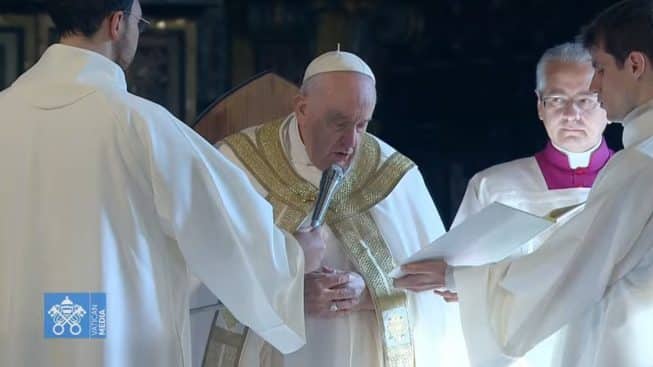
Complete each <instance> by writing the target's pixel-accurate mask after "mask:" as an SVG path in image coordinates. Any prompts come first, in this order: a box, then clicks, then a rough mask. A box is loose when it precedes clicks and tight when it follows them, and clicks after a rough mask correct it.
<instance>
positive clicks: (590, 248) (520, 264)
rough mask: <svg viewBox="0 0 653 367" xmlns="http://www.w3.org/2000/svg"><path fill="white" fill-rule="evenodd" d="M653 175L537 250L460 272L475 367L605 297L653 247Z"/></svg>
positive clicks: (520, 348) (517, 350)
mask: <svg viewBox="0 0 653 367" xmlns="http://www.w3.org/2000/svg"><path fill="white" fill-rule="evenodd" d="M650 182H651V180H650V175H649V177H648V178H646V179H641V177H640V179H638V180H630V181H629V183H628V184H629V186H628V189H627V190H615V189H614V187H612V188H611V189H610V190H604V191H603V192H602V193H600V194H599V193H597V194H596V195H594V196H593V197H592V198H591V200H589V201H588V204H587V206H586V207H585V209H584V211H582V212H581V213H580V214H578V215H577V216H576V217H574V218H572V219H571V220H570V221H569V222H567V223H566V224H565V225H563V226H561V227H560V229H559V230H558V231H556V232H555V233H554V234H553V235H552V237H550V238H549V240H548V241H547V242H546V243H545V244H544V245H543V246H542V247H541V248H539V249H538V250H537V251H535V252H534V253H532V254H530V255H527V256H524V257H521V258H518V259H515V260H507V261H503V262H500V263H496V264H492V265H487V266H480V267H460V268H455V270H454V278H455V282H456V285H457V290H458V295H459V300H460V309H461V319H462V324H463V329H464V332H465V339H466V342H467V346H468V350H469V353H470V360H471V361H472V363H473V365H475V366H476V365H478V366H494V365H500V364H497V363H496V361H501V360H504V359H503V358H502V356H516V357H518V356H522V355H523V354H524V353H526V352H527V351H528V350H529V349H531V348H532V347H533V346H535V345H536V344H537V343H538V342H540V341H542V340H543V339H545V338H546V337H547V336H548V335H550V334H552V333H553V332H555V331H556V330H558V329H559V328H560V327H562V326H564V325H565V324H567V323H568V322H570V321H572V320H574V318H576V317H578V316H579V315H581V314H582V313H583V312H585V311H586V310H588V309H589V308H590V307H592V306H593V305H595V304H596V303H597V302H599V301H600V300H601V298H602V297H603V295H604V293H605V291H606V289H607V288H608V287H610V286H611V285H612V284H614V283H615V282H617V281H619V280H620V279H621V278H622V277H623V276H624V275H626V274H627V273H628V272H629V271H630V270H631V269H633V268H634V267H635V266H636V265H637V263H638V262H639V261H640V259H641V257H642V256H643V255H644V254H645V253H646V252H648V251H649V250H650V248H651V238H653V222H651V221H650V218H651V208H653V189H652V187H651V184H650Z"/></svg>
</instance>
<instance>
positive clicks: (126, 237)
mask: <svg viewBox="0 0 653 367" xmlns="http://www.w3.org/2000/svg"><path fill="white" fill-rule="evenodd" d="M48 6H49V10H50V15H51V17H52V19H53V20H54V23H55V24H56V26H57V29H58V30H59V32H60V34H62V37H61V40H60V43H57V44H54V45H52V46H50V47H49V48H48V49H47V50H46V51H45V53H44V54H43V56H42V57H41V59H40V60H39V61H38V63H37V64H36V65H34V66H33V67H32V68H31V69H30V70H28V71H27V72H26V73H24V74H23V75H22V76H21V77H20V78H19V79H18V80H16V81H15V82H14V83H13V84H12V85H11V87H10V88H8V89H7V90H5V91H4V92H3V93H2V94H0V110H1V111H2V113H3V115H4V116H5V118H3V120H2V123H1V124H0V171H1V172H2V177H3V179H2V185H1V186H2V188H1V189H0V320H2V322H0V366H3V367H5V366H6V367H9V366H11V367H41V366H67V367H90V366H100V367H101V366H104V367H146V366H147V367H155V366H156V367H182V366H190V365H191V353H190V325H189V314H188V304H189V297H188V293H187V292H185V291H184V290H185V289H186V287H187V283H188V281H189V276H190V274H191V273H192V274H195V275H196V276H197V277H199V278H200V279H201V280H202V281H203V282H204V283H205V284H206V285H207V286H208V288H209V289H211V291H212V292H214V294H215V295H217V296H218V297H219V298H220V300H221V301H222V302H223V303H224V304H225V305H226V306H227V307H229V309H231V310H232V311H233V314H234V315H235V317H236V318H238V319H239V320H240V321H241V322H243V323H244V324H247V325H248V326H249V327H251V328H252V329H253V330H256V332H257V334H258V335H261V336H262V338H263V339H265V340H266V341H267V342H269V343H271V344H272V345H274V346H275V347H276V348H278V349H279V350H282V351H284V352H292V351H295V350H297V349H298V348H299V347H301V346H302V345H303V344H304V341H305V333H304V330H305V329H304V323H303V319H300V318H296V317H295V314H296V313H297V312H302V310H303V295H304V289H303V279H304V274H303V273H304V270H305V265H306V270H308V271H312V270H314V269H318V266H319V262H320V255H321V253H323V250H324V243H323V241H321V240H320V239H319V232H311V233H304V234H300V235H298V239H299V240H300V243H302V246H301V247H300V245H299V243H298V242H297V241H296V240H295V239H294V238H293V236H292V235H290V234H288V232H283V231H281V230H280V229H278V228H277V227H275V226H274V222H273V211H272V207H271V206H270V205H269V204H268V203H267V202H266V201H265V200H263V199H262V198H261V197H260V195H259V194H258V192H257V191H256V190H255V188H254V187H253V186H252V185H251V183H250V181H249V179H248V177H247V176H246V175H245V173H244V172H243V171H242V170H240V169H239V168H238V167H236V166H235V165H234V164H233V163H231V162H230V161H229V160H228V159H226V158H225V157H224V156H223V155H222V154H220V153H219V152H217V151H216V150H215V148H214V147H212V146H211V145H210V144H207V143H206V142H205V141H204V139H203V138H202V137H200V136H198V135H197V134H195V133H194V132H193V131H192V130H190V129H189V128H188V127H187V126H185V125H184V124H183V123H182V122H181V121H179V120H177V119H176V118H175V117H173V116H172V115H171V114H170V113H169V112H168V111H166V110H165V109H164V108H163V107H161V106H159V105H156V104H154V103H152V102H150V101H147V100H145V99H143V98H139V97H137V96H135V95H133V94H130V93H129V92H128V91H127V85H126V82H125V72H124V70H123V69H125V68H127V66H128V65H129V64H130V62H131V61H132V60H133V57H134V54H135V52H136V48H137V45H138V35H139V28H140V27H139V25H140V24H144V23H141V22H143V21H144V20H143V18H142V11H141V7H140V4H139V1H138V0H122V1H111V2H109V1H100V0H84V1H76V0H57V1H52V2H48ZM302 248H303V251H302ZM304 255H306V262H305V261H304V259H305V257H304ZM243 289H246V290H247V292H246V294H247V296H246V297H244V296H243V291H242V290H243ZM93 325H95V326H93Z"/></svg>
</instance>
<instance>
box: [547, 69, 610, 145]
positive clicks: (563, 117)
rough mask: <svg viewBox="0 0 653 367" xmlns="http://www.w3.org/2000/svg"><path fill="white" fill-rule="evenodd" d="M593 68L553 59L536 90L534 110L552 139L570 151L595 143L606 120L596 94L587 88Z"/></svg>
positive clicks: (600, 135) (598, 139)
mask: <svg viewBox="0 0 653 367" xmlns="http://www.w3.org/2000/svg"><path fill="white" fill-rule="evenodd" d="M593 74H594V68H593V67H592V65H590V64H588V63H577V62H563V61H552V62H550V63H549V64H547V66H546V69H545V78H546V80H545V86H544V89H543V90H541V91H538V93H537V94H538V103H537V111H538V115H539V117H540V120H542V122H543V123H544V128H545V129H546V132H547V135H548V136H549V139H551V141H552V142H553V143H554V144H555V145H557V146H559V147H561V148H563V149H565V150H568V151H570V152H575V153H581V152H586V151H588V150H590V149H591V148H592V147H594V146H596V145H597V144H598V143H599V142H600V140H601V137H602V134H603V130H605V126H606V124H607V123H608V119H607V117H606V113H605V110H604V109H603V108H601V107H600V106H599V102H598V96H597V95H596V93H593V92H592V91H591V90H590V82H591V80H592V75H593Z"/></svg>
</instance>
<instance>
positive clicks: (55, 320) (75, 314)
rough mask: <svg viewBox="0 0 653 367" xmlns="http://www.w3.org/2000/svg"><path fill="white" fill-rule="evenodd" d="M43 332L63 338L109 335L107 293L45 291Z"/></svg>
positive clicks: (96, 337) (46, 336)
mask: <svg viewBox="0 0 653 367" xmlns="http://www.w3.org/2000/svg"><path fill="white" fill-rule="evenodd" d="M43 335H44V337H45V338H63V339H104V338H106V335H107V310H106V294H105V293H45V294H44V295H43Z"/></svg>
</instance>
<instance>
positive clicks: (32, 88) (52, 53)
mask: <svg viewBox="0 0 653 367" xmlns="http://www.w3.org/2000/svg"><path fill="white" fill-rule="evenodd" d="M12 87H16V88H26V89H27V90H28V92H29V95H30V97H31V98H30V102H31V103H32V104H33V105H35V106H39V107H45V108H55V107H60V106H63V105H66V104H70V103H73V102H74V101H76V100H78V99H79V98H82V97H83V96H85V95H88V94H90V93H92V92H93V91H95V90H97V89H105V90H106V89H109V90H119V91H126V90H127V82H126V80H125V72H124V71H123V70H122V69H121V68H120V66H118V64H116V63H115V62H113V61H111V60H109V59H108V58H106V57H104V56H103V55H101V54H99V53H97V52H94V51H90V50H87V49H82V48H78V47H72V46H67V45H63V44H54V45H52V46H50V47H48V49H47V50H46V51H45V52H44V53H43V55H42V56H41V58H40V59H39V61H38V62H37V63H36V65H34V66H33V67H32V68H31V69H29V70H28V71H27V72H26V73H24V74H23V75H21V77H20V78H18V79H17V80H16V81H15V82H14V84H12ZM62 89H64V91H65V92H62Z"/></svg>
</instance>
